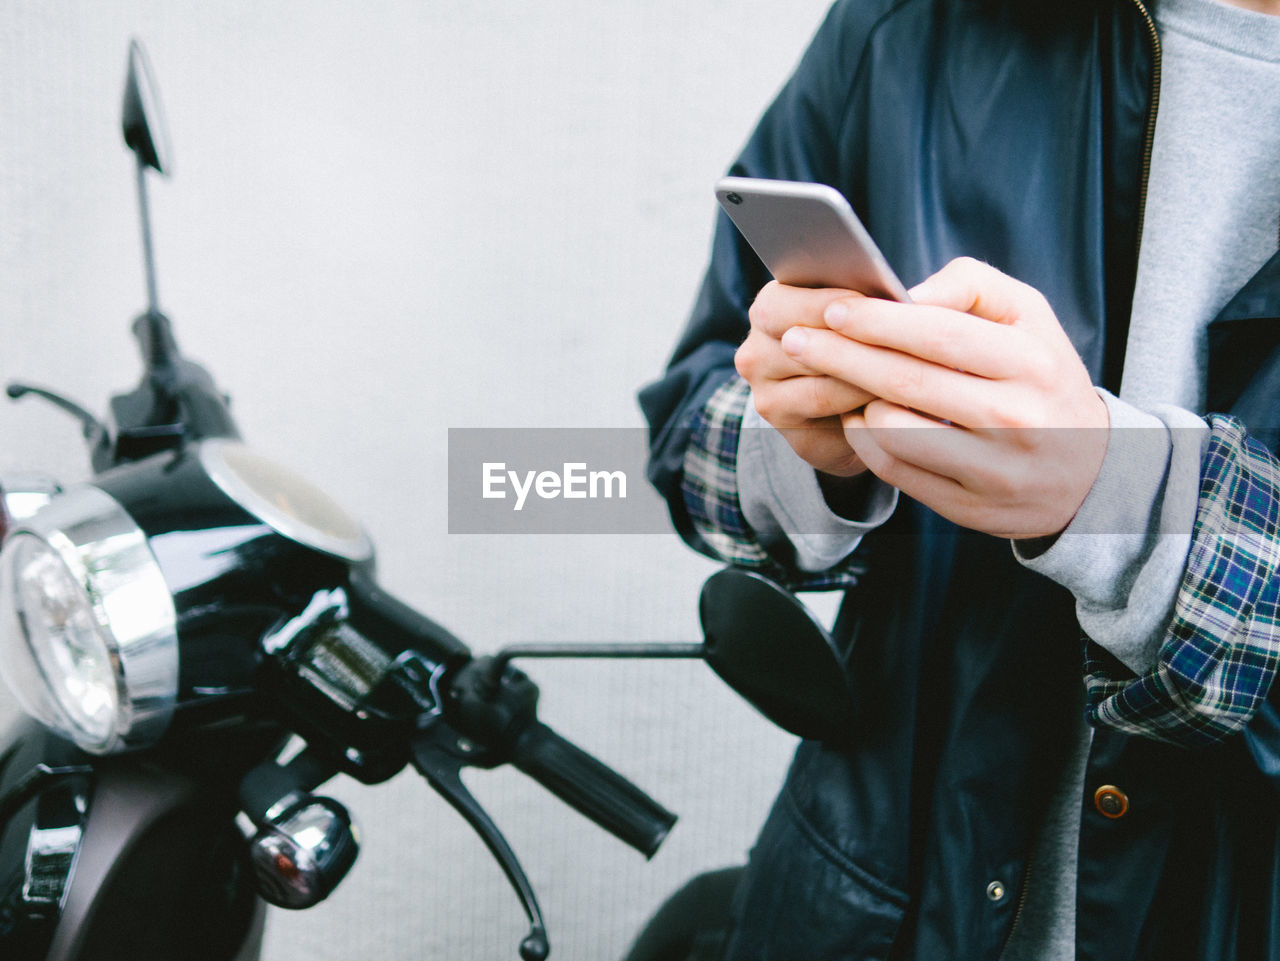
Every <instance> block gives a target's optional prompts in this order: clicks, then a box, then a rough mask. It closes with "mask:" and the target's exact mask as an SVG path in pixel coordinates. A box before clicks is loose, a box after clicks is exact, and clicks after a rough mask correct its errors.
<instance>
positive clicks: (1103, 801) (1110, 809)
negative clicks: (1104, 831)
mask: <svg viewBox="0 0 1280 961" xmlns="http://www.w3.org/2000/svg"><path fill="white" fill-rule="evenodd" d="M1093 806H1094V807H1096V808H1097V809H1098V813H1099V814H1101V815H1102V816H1103V817H1104V818H1111V819H1112V820H1113V821H1114V820H1115V819H1116V818H1122V817H1124V816H1125V815H1126V814H1127V813H1128V812H1129V796H1128V795H1127V794H1125V793H1124V791H1121V790H1120V789H1119V788H1118V787H1116V786H1115V785H1114V784H1104V785H1102V787H1100V788H1098V790H1096V791H1094V792H1093Z"/></svg>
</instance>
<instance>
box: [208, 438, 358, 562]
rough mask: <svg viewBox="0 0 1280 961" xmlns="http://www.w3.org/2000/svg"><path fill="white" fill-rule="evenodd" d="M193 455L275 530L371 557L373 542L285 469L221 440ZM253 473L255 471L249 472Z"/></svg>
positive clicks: (332, 550)
mask: <svg viewBox="0 0 1280 961" xmlns="http://www.w3.org/2000/svg"><path fill="white" fill-rule="evenodd" d="M199 457H200V465H201V466H202V467H203V468H204V470H205V473H206V474H207V475H208V476H209V479H210V480H211V481H213V482H214V484H216V485H217V486H218V488H219V489H220V490H221V491H222V492H223V493H224V494H226V495H227V496H228V497H230V498H231V499H232V500H233V501H235V502H236V503H237V504H239V505H240V506H241V507H243V508H244V509H245V510H246V511H248V512H249V513H250V514H252V515H253V516H254V517H256V518H257V519H258V520H260V521H262V523H264V524H266V525H267V526H268V527H270V528H271V529H272V530H274V531H275V532H276V533H278V534H281V535H283V536H284V537H287V538H289V540H292V541H296V542H297V543H299V544H302V545H304V546H306V547H310V548H313V549H315V550H318V551H321V552H323V553H325V554H332V555H334V556H336V557H340V558H342V559H344V560H348V561H352V562H353V563H357V564H359V563H362V562H364V561H367V560H369V559H371V558H372V557H373V543H372V542H371V541H370V540H369V536H368V535H367V534H366V533H365V531H364V529H363V528H362V527H361V526H360V525H359V524H358V523H357V522H356V521H355V520H354V519H353V518H352V517H351V515H349V514H348V513H347V512H346V511H344V510H343V509H342V508H341V507H340V506H338V504H337V502H336V501H334V500H333V499H332V498H331V497H329V495H328V494H326V493H324V491H322V490H320V488H318V487H316V486H315V485H314V484H312V483H310V482H309V481H307V480H305V479H303V478H302V477H300V476H299V475H297V474H295V473H294V472H293V471H291V470H289V469H288V468H285V467H283V466H281V465H279V464H276V463H275V462H273V461H271V460H269V459H268V458H266V457H263V456H262V455H260V454H257V453H255V452H254V451H252V450H250V449H249V448H248V447H246V446H245V445H244V444H241V443H240V442H238V441H232V440H227V439H225V438H211V439H209V440H204V441H201V442H200V444H199ZM254 471H260V472H261V474H260V475H259V476H257V477H254V476H250V475H251V473H252V472H254ZM286 505H287V506H286Z"/></svg>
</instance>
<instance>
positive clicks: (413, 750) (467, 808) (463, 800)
mask: <svg viewBox="0 0 1280 961" xmlns="http://www.w3.org/2000/svg"><path fill="white" fill-rule="evenodd" d="M409 752H410V758H411V759H412V762H413V766H414V767H415V768H416V769H417V770H418V772H419V773H420V774H421V775H422V776H423V777H425V778H426V779H427V783H428V784H430V785H431V787H432V788H434V789H435V790H436V791H437V792H438V793H439V794H440V796H441V797H443V798H444V799H445V800H446V801H448V802H449V804H450V805H451V806H452V807H453V809H454V810H455V811H457V812H458V813H459V814H461V815H462V816H463V818H464V819H466V821H467V823H468V824H470V825H471V827H472V828H473V829H474V830H475V832H476V833H477V834H479V835H480V839H481V840H482V841H484V843H485V846H486V847H487V848H488V849H489V853H490V854H492V855H493V856H494V858H495V859H496V860H497V862H498V865H499V866H500V867H501V868H502V872H503V873H504V874H505V875H506V876H507V880H508V881H510V882H511V887H512V888H513V889H514V890H515V893H516V897H517V898H518V899H519V901H520V904H521V906H522V907H523V908H524V913H525V914H526V916H528V918H529V925H530V929H529V933H528V935H526V936H525V938H524V940H523V941H521V942H520V957H521V959H522V961H544V959H545V958H546V957H547V956H548V955H549V954H550V953H551V943H550V941H548V939H547V928H546V924H545V923H544V921H543V919H542V909H541V908H540V907H539V906H538V898H537V896H536V895H535V894H534V893H533V886H532V885H531V884H530V883H529V878H528V876H527V875H526V874H525V873H524V869H523V868H522V867H521V866H520V861H519V859H518V858H517V857H516V855H515V852H514V851H512V850H511V845H509V844H508V843H507V839H506V838H504V837H503V836H502V832H501V831H499V830H498V827H497V825H496V824H494V823H493V819H492V818H490V817H489V815H488V813H486V811H485V810H484V808H482V807H481V806H480V804H479V802H478V801H476V799H475V798H474V797H473V796H472V794H471V792H470V791H468V790H467V789H466V786H465V785H463V783H462V776H461V775H462V769H463V768H464V767H480V768H491V767H496V766H497V765H498V764H500V763H502V761H503V760H505V759H504V758H499V757H498V756H497V755H496V754H494V753H493V752H492V751H489V750H486V749H485V748H483V747H481V746H480V745H478V744H476V743H475V742H473V741H470V740H468V739H467V738H465V737H463V736H462V735H461V734H459V733H458V732H457V731H455V730H454V729H453V728H452V727H450V726H449V725H448V724H447V723H446V722H444V721H442V720H441V719H440V718H439V717H438V716H433V717H430V718H427V719H426V726H425V727H424V728H423V729H422V730H420V731H419V732H418V733H417V734H416V735H414V737H413V739H412V741H411V742H410V746H409Z"/></svg>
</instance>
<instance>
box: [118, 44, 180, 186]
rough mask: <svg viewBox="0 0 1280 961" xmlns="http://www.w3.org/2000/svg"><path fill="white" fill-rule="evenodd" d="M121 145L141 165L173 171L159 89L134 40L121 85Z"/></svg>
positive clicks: (140, 47) (143, 51)
mask: <svg viewBox="0 0 1280 961" xmlns="http://www.w3.org/2000/svg"><path fill="white" fill-rule="evenodd" d="M121 125H122V126H123V128H124V142H125V143H126V144H128V145H129V149H130V150H132V151H133V152H134V153H135V154H137V156H138V162H139V163H141V164H143V165H144V166H147V167H151V168H152V169H154V170H157V171H159V172H160V173H162V174H164V175H165V176H168V175H169V174H170V173H172V172H173V149H172V147H171V146H170V143H169V130H168V127H167V126H166V125H165V119H164V109H163V108H162V107H161V105H160V88H159V87H158V86H157V85H156V82H155V77H154V76H153V74H152V72H151V64H150V62H149V61H148V59H147V54H146V51H145V50H144V49H143V48H142V44H140V43H139V42H138V41H137V40H134V41H133V42H132V43H130V44H129V69H128V73H127V74H126V76H125V82H124V106H123V110H122V112H121Z"/></svg>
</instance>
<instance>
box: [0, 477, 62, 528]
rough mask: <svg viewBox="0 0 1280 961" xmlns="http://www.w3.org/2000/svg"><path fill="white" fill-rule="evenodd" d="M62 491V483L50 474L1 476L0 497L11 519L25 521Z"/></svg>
mask: <svg viewBox="0 0 1280 961" xmlns="http://www.w3.org/2000/svg"><path fill="white" fill-rule="evenodd" d="M60 493H62V485H61V484H59V483H58V482H57V481H56V480H54V479H53V478H52V477H50V476H49V475H48V474H7V475H6V476H4V477H0V498H3V500H4V503H3V505H0V511H4V512H5V513H6V514H7V515H8V517H9V519H10V520H11V521H14V522H17V521H24V520H26V519H27V518H28V517H30V516H32V515H33V514H35V513H36V511H38V510H40V508H42V507H44V505H45V504H47V503H49V501H51V500H53V498H54V497H56V496H57V495H58V494H60Z"/></svg>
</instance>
